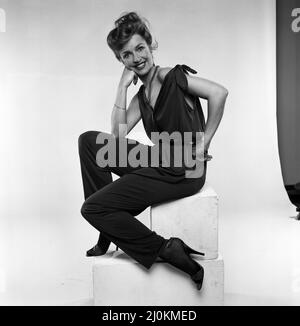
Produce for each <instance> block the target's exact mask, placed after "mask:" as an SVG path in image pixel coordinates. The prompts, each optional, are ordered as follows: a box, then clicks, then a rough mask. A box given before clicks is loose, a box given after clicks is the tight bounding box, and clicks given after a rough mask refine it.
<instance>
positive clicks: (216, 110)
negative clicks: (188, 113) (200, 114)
mask: <svg viewBox="0 0 300 326" xmlns="http://www.w3.org/2000/svg"><path fill="white" fill-rule="evenodd" d="M186 77H187V81H188V92H189V93H190V94H192V95H195V96H198V97H201V98H204V99H206V100H207V101H208V106H207V110H208V113H207V121H206V127H205V133H204V150H207V149H208V147H209V145H210V142H211V140H212V137H213V136H214V134H215V132H216V130H217V128H218V126H219V124H220V121H221V119H222V116H223V112H224V107H225V102H226V98H227V96H228V90H227V89H226V88H225V87H223V86H221V85H219V84H217V83H215V82H213V81H210V80H207V79H204V78H200V77H195V76H190V75H187V76H186Z"/></svg>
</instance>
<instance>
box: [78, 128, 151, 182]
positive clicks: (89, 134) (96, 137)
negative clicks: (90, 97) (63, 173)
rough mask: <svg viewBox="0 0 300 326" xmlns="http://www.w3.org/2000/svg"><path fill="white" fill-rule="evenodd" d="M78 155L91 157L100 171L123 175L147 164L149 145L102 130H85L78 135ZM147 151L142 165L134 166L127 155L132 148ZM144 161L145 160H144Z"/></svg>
mask: <svg viewBox="0 0 300 326" xmlns="http://www.w3.org/2000/svg"><path fill="white" fill-rule="evenodd" d="M78 143H79V152H80V156H81V157H82V158H83V159H84V157H88V158H89V159H92V160H93V161H94V163H95V164H96V165H97V166H98V168H99V169H101V170H102V171H107V172H113V173H115V174H117V175H118V176H123V175H125V174H127V173H130V172H132V171H135V170H138V169H140V168H141V167H145V166H148V164H149V159H150V153H151V147H150V146H147V145H144V144H142V143H140V142H138V141H136V140H134V139H130V138H125V137H121V138H115V137H114V136H113V135H112V134H110V133H107V132H102V131H94V130H92V131H86V132H84V133H83V134H81V135H80V136H79V141H78ZM137 148H138V149H139V151H140V152H143V153H147V155H144V156H145V157H147V162H144V163H145V164H146V165H144V166H135V165H134V164H132V163H133V162H132V159H131V157H130V156H129V155H128V154H129V153H130V152H131V151H132V150H133V149H137ZM144 161H145V160H144Z"/></svg>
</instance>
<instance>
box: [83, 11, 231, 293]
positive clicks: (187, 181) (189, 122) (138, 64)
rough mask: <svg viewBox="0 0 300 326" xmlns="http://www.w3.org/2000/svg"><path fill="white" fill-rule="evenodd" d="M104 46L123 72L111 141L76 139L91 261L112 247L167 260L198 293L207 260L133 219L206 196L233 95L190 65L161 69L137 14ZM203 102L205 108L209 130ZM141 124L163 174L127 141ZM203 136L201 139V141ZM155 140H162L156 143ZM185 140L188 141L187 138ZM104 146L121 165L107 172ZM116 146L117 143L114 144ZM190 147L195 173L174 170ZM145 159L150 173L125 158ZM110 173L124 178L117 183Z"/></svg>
mask: <svg viewBox="0 0 300 326" xmlns="http://www.w3.org/2000/svg"><path fill="white" fill-rule="evenodd" d="M107 43H108V45H109V47H110V48H111V49H112V51H113V53H114V55H115V57H116V58H117V59H118V60H119V61H120V62H121V63H122V64H123V65H124V69H123V72H122V76H121V78H120V81H119V85H118V89H117V96H116V99H115V105H114V107H113V110H112V115H111V134H106V135H103V132H101V131H88V132H85V133H83V134H82V135H80V137H79V154H80V162H81V172H82V179H83V186H84V195H85V202H84V204H83V205H82V209H81V213H82V215H83V217H84V218H85V219H86V220H87V221H88V222H89V223H90V224H91V225H93V226H94V227H95V228H96V229H97V230H98V231H100V236H99V240H98V243H97V245H95V246H94V247H93V248H92V249H90V250H89V251H88V252H87V255H88V256H99V255H104V254H105V253H106V251H107V250H108V247H109V245H110V243H111V242H113V243H115V244H116V245H117V246H118V247H120V248H121V249H122V250H123V251H124V252H125V253H126V254H128V255H129V256H130V257H132V258H133V259H135V260H136V261H137V262H139V263H140V264H142V265H143V266H144V267H146V268H147V269H149V268H150V267H151V266H152V265H153V263H154V262H155V261H156V259H157V258H160V259H163V260H164V261H166V262H168V263H169V264H171V265H173V266H174V267H176V268H178V269H180V270H181V271H184V272H186V273H187V274H189V275H190V277H191V279H192V280H193V281H194V282H195V284H196V286H197V289H198V290H200V289H201V287H202V282H203V277H204V270H203V268H202V266H201V265H200V264H199V263H198V262H196V261H195V260H193V259H192V258H191V257H190V254H191V253H194V254H198V255H203V253H201V252H197V251H195V250H193V249H192V248H190V247H189V246H188V245H186V244H185V243H184V242H183V241H182V240H181V239H179V238H176V237H171V238H170V239H168V240H167V239H164V238H163V237H162V236H160V235H158V234H156V233H155V232H153V231H151V230H149V229H148V228H147V227H146V226H145V225H144V224H143V223H141V222H140V221H139V220H137V219H136V218H134V216H136V215H138V214H140V213H141V212H142V211H144V210H145V209H146V208H147V207H149V206H151V205H153V204H157V203H161V202H164V201H167V200H171V199H173V200H174V199H179V198H183V197H187V196H191V195H193V194H195V193H197V192H198V191H200V190H201V188H202V187H203V185H204V183H205V179H206V169H207V161H209V160H210V158H211V156H209V155H208V147H209V144H210V142H211V139H212V137H213V135H214V133H215V132H216V129H217V127H218V125H219V123H220V121H221V118H222V115H223V109H224V105H225V101H226V97H227V94H228V92H227V90H226V89H225V88H224V87H223V86H221V85H219V84H217V83H215V82H212V81H209V80H206V79H203V78H199V77H191V76H190V75H189V73H192V74H196V73H197V72H196V71H195V70H194V69H192V68H190V67H188V66H187V65H184V64H182V65H180V64H177V65H175V66H174V67H160V66H159V65H156V64H155V63H154V58H153V50H154V49H156V48H157V42H153V38H152V35H151V33H150V31H149V28H148V26H147V21H146V20H145V19H142V18H141V17H140V16H138V15H137V13H135V12H130V13H128V14H124V15H123V16H122V17H120V18H119V19H117V20H116V21H115V27H114V29H113V30H112V31H110V33H109V34H108V37H107ZM138 79H139V80H140V81H141V82H142V85H141V86H140V88H139V90H138V92H137V93H136V94H135V95H134V96H133V98H132V100H131V102H130V104H129V105H128V107H127V90H128V88H129V87H130V85H131V84H132V83H134V84H135V83H136V82H137V80H138ZM199 97H202V98H204V99H206V100H208V111H209V112H208V120H207V121H206V122H205V119H204V115H203V111H202V106H201V103H200V100H199ZM141 119H142V122H143V125H144V128H145V131H146V133H147V135H148V136H149V138H150V139H151V140H152V141H153V143H154V144H155V146H156V148H157V149H158V155H159V164H158V166H152V165H151V162H152V161H153V157H152V156H151V155H152V154H153V151H152V150H151V147H150V146H146V145H143V144H140V143H138V142H136V141H134V140H131V139H128V138H125V136H126V135H127V134H128V133H129V132H130V130H131V129H132V128H133V127H134V126H135V125H136V124H137V122H138V121H139V120H141ZM199 132H200V134H202V135H203V134H204V137H197V134H199ZM153 133H155V135H157V134H163V135H164V137H162V138H161V137H156V138H153V137H152V135H153ZM186 133H188V134H190V135H191V137H190V138H186V137H185V136H186ZM174 134H177V135H179V136H180V137H177V138H176V137H175V138H174V137H173V139H172V144H171V146H169V148H170V151H169V152H166V150H165V149H166V147H164V139H168V140H170V138H172V136H174ZM99 139H107V140H108V142H109V143H111V144H112V145H111V146H110V145H109V144H108V146H110V150H109V151H108V155H112V157H113V158H116V160H114V162H116V163H114V164H111V165H105V164H104V165H103V164H102V163H104V162H99V161H97V157H98V158H99V155H98V156H97V154H98V153H100V152H102V151H103V150H101V149H103V148H104V147H106V144H105V143H104V142H102V141H99ZM112 139H113V140H114V141H110V140H112ZM161 139H163V140H162V141H160V140H161ZM182 139H184V141H182ZM185 139H188V140H187V141H185ZM120 147H122V149H123V150H121V152H123V153H125V156H127V157H125V159H124V157H121V155H119V154H118V153H120V150H119V149H120ZM191 147H192V151H193V155H194V156H193V159H194V161H193V162H194V165H193V166H192V167H191V166H190V164H187V163H188V162H186V161H185V160H184V159H183V160H182V161H180V164H179V166H178V165H175V164H174V158H175V157H176V151H178V148H179V150H180V151H184V153H185V150H186V148H191ZM137 149H138V150H137ZM142 151H145V152H147V153H148V156H147V157H148V158H149V161H148V165H147V166H146V167H145V166H136V165H134V166H132V165H131V164H130V162H132V157H128V156H130V155H132V153H133V152H136V153H138V152H141V153H142ZM177 153H178V152H177ZM129 154H130V155H129ZM156 154H157V153H155V155H156ZM122 156H123V155H122ZM181 157H185V155H182V156H181ZM104 159H105V158H103V160H104ZM134 161H136V160H134ZM166 162H167V163H168V164H165V163H166ZM177 163H178V162H177ZM189 163H190V162H189ZM111 173H115V174H117V175H118V176H120V178H119V179H118V180H116V181H112V175H111Z"/></svg>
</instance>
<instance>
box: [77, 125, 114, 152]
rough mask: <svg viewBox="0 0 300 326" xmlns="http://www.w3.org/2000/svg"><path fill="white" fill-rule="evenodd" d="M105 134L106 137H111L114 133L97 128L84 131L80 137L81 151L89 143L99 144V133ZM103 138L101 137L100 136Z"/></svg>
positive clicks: (79, 146) (79, 145)
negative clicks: (96, 129)
mask: <svg viewBox="0 0 300 326" xmlns="http://www.w3.org/2000/svg"><path fill="white" fill-rule="evenodd" d="M100 134H101V135H103V137H104V138H105V139H107V138H109V137H113V135H112V134H110V133H107V132H104V131H95V130H89V131H86V132H84V133H82V134H81V135H80V136H79V137H78V148H79V151H80V150H82V149H83V148H85V147H86V146H87V145H88V144H97V138H99V137H100V136H99V135H100ZM100 138H101V137H100Z"/></svg>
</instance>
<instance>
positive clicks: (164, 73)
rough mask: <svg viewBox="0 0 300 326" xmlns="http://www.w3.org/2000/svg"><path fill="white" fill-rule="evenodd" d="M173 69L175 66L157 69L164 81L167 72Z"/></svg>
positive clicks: (161, 80) (161, 79) (160, 79)
mask: <svg viewBox="0 0 300 326" xmlns="http://www.w3.org/2000/svg"><path fill="white" fill-rule="evenodd" d="M171 69H173V67H159V69H158V71H157V78H158V80H159V81H160V82H161V83H162V82H163V81H164V79H165V77H166V75H167V73H168V72H169V71H170V70H171Z"/></svg>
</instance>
